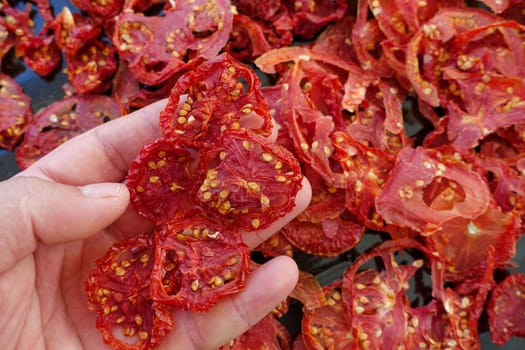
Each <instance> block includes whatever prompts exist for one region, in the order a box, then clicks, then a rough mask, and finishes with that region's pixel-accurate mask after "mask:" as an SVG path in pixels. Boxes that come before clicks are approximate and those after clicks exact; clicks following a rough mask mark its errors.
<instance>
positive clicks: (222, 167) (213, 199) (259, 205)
mask: <svg viewBox="0 0 525 350" xmlns="http://www.w3.org/2000/svg"><path fill="white" fill-rule="evenodd" d="M197 171H198V172H202V173H205V179H204V181H202V183H201V184H200V187H199V190H198V192H197V198H198V200H199V203H200V205H201V206H202V207H203V208H204V210H205V211H206V213H207V214H208V215H212V216H214V217H217V218H220V220H224V221H226V222H228V223H229V224H231V225H235V226H237V227H239V228H242V229H244V230H248V231H253V230H258V229H264V228H266V227H268V226H269V225H270V224H271V223H273V222H274V221H275V220H276V219H277V218H279V217H282V216H284V215H285V214H286V213H288V212H290V211H291V210H292V208H293V207H294V205H295V200H294V199H295V196H296V194H297V192H298V191H299V189H301V187H302V178H303V175H302V173H301V169H300V165H299V162H298V161H297V160H296V159H295V157H294V156H293V155H292V154H291V153H290V152H288V151H287V150H286V149H284V148H282V147H280V146H279V145H276V144H273V143H271V142H270V141H269V140H268V139H265V138H263V137H261V136H259V135H256V134H253V133H251V132H250V131H247V130H238V131H233V130H231V131H230V132H227V133H224V134H223V135H222V139H221V140H220V141H216V143H215V144H214V145H212V146H211V147H210V148H209V149H205V150H203V153H202V158H201V161H200V163H199V166H198V168H197Z"/></svg>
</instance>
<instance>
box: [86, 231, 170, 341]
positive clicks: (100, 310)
mask: <svg viewBox="0 0 525 350" xmlns="http://www.w3.org/2000/svg"><path fill="white" fill-rule="evenodd" d="M153 263H154V257H153V242H152V238H151V236H138V237H135V238H131V239H129V240H125V241H122V242H118V243H115V244H114V245H113V246H112V247H111V248H110V250H109V251H108V252H107V253H106V255H105V256H103V257H102V258H100V259H99V260H97V262H96V265H95V266H94V267H93V268H92V269H91V271H90V273H89V276H88V278H87V280H86V292H87V299H88V307H89V308H90V309H91V310H93V311H95V312H96V313H97V328H98V330H99V331H100V332H101V333H102V336H103V338H104V341H105V342H106V343H107V344H109V345H111V346H112V347H113V348H114V349H122V350H127V349H129V350H132V349H144V350H146V349H152V348H154V347H157V346H158V345H159V344H160V341H161V338H162V337H163V336H164V335H165V334H166V333H168V332H169V331H170V330H171V328H172V327H173V318H172V315H171V309H170V307H169V306H167V305H163V304H159V303H157V302H155V301H153V300H152V299H151V296H150V275H151V271H152V268H153Z"/></svg>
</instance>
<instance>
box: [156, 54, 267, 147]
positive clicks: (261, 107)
mask: <svg viewBox="0 0 525 350" xmlns="http://www.w3.org/2000/svg"><path fill="white" fill-rule="evenodd" d="M259 85H260V82H259V79H258V78H257V76H256V75H255V73H254V72H253V71H252V70H251V69H249V68H248V66H246V65H243V64H240V63H239V62H237V61H236V60H234V59H233V58H232V57H231V56H229V55H228V54H223V55H220V56H217V57H215V58H213V59H211V60H209V61H207V62H205V63H203V64H201V65H200V66H199V67H197V68H196V69H194V70H192V71H190V72H188V73H186V74H184V75H182V76H181V77H180V78H179V79H178V80H177V82H176V84H175V86H174V87H173V89H172V91H171V94H170V97H169V101H168V104H167V106H166V108H165V109H164V110H163V111H162V113H161V115H160V126H161V129H162V130H163V133H164V135H165V136H166V137H168V138H172V139H174V140H177V142H184V143H186V144H190V145H196V146H206V145H210V144H211V145H213V144H214V143H215V142H217V141H218V139H219V138H221V137H222V136H221V133H223V132H224V131H226V130H229V129H251V130H253V131H254V132H257V133H260V134H262V135H265V136H268V135H269V134H270V128H271V116H270V113H269V111H268V105H267V103H266V101H265V99H264V97H263V95H262V93H261V91H260V88H259Z"/></svg>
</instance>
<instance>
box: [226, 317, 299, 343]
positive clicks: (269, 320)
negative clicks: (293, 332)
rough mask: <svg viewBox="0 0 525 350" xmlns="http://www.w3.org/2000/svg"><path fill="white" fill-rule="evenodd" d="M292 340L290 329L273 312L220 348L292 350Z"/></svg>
mask: <svg viewBox="0 0 525 350" xmlns="http://www.w3.org/2000/svg"><path fill="white" fill-rule="evenodd" d="M291 342H292V341H291V337H290V334H289V333H288V330H287V329H286V328H285V327H284V326H283V325H282V324H281V323H280V322H279V321H277V320H276V319H275V317H274V316H273V315H272V314H268V315H266V316H265V317H264V318H263V319H262V320H260V321H259V322H257V323H256V324H254V325H253V326H252V327H250V329H249V330H247V331H246V332H244V333H243V334H242V335H241V336H239V337H237V338H235V339H233V340H232V341H230V343H229V344H227V345H224V346H221V347H220V348H219V349H218V350H245V349H265V350H290V349H291Z"/></svg>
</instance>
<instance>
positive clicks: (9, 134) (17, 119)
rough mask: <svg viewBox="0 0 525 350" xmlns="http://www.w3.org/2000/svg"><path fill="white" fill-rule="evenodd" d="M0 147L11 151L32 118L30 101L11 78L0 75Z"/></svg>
mask: <svg viewBox="0 0 525 350" xmlns="http://www.w3.org/2000/svg"><path fill="white" fill-rule="evenodd" d="M0 101H1V103H0V147H1V148H4V149H8V150H12V149H13V148H14V147H15V146H16V145H17V144H18V142H19V141H20V140H21V139H22V137H23V134H24V132H25V130H26V128H27V126H28V124H29V122H30V121H31V119H32V117H33V113H32V111H31V99H30V98H29V96H27V95H26V94H25V93H24V91H23V90H22V87H21V86H20V85H19V84H18V83H17V82H16V81H15V80H14V79H12V78H11V77H9V76H8V75H6V74H1V73H0Z"/></svg>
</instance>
